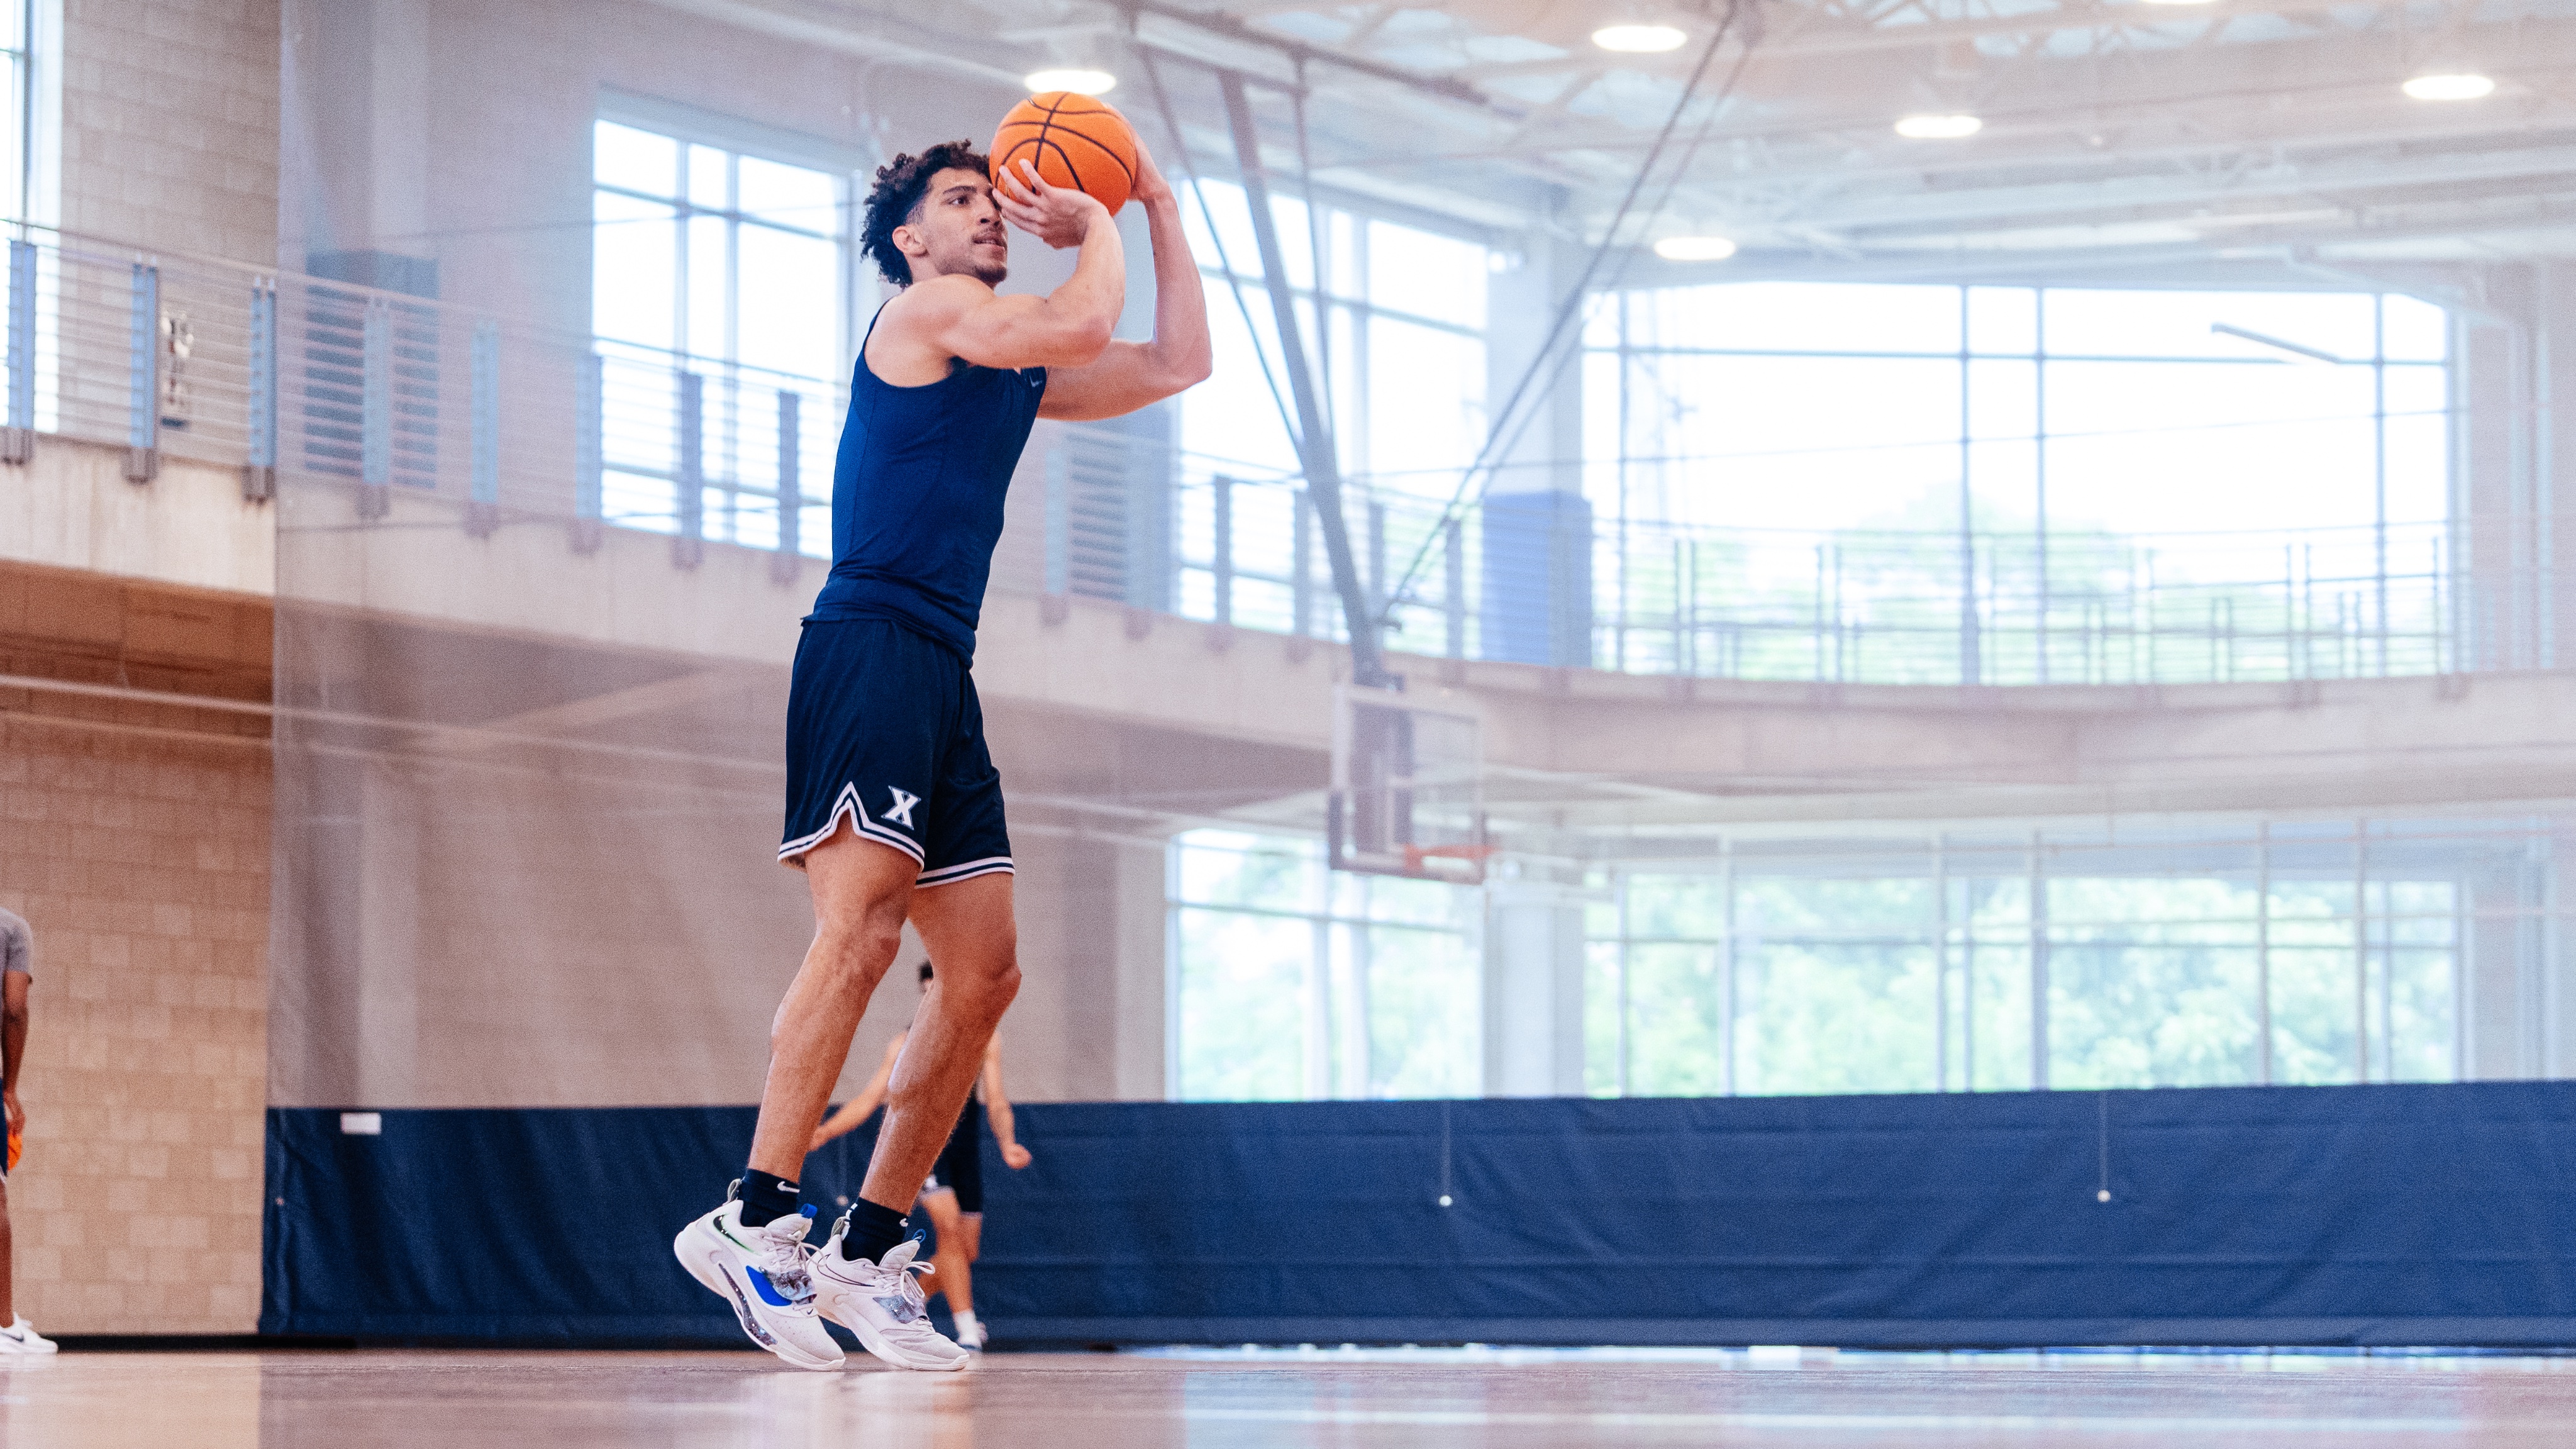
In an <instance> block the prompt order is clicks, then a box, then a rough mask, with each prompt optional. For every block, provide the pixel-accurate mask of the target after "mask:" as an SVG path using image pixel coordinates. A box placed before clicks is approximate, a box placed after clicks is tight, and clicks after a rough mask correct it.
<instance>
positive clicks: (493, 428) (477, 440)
mask: <svg viewBox="0 0 2576 1449" xmlns="http://www.w3.org/2000/svg"><path fill="white" fill-rule="evenodd" d="M471 353H472V358H473V368H474V429H473V434H474V436H473V443H474V446H473V464H474V470H473V483H472V488H473V491H472V494H471V496H470V497H469V498H468V499H467V501H466V504H465V531H466V532H467V533H470V534H472V535H474V536H475V537H476V538H488V537H490V536H491V533H492V530H494V529H496V528H498V527H500V526H501V324H500V323H498V322H492V321H483V322H477V323H475V324H474V345H473V347H472V349H471Z"/></svg>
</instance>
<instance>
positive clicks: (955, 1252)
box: [921, 1188, 975, 1348]
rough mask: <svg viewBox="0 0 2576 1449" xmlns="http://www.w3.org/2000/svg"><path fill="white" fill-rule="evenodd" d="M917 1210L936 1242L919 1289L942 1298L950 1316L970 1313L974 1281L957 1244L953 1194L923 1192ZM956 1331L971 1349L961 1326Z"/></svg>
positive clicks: (954, 1197)
mask: <svg viewBox="0 0 2576 1449" xmlns="http://www.w3.org/2000/svg"><path fill="white" fill-rule="evenodd" d="M921 1210H922V1211H923V1212H925V1213H928V1214H929V1215H930V1230H931V1232H932V1233H933V1234H934V1235H935V1236H936V1237H937V1238H938V1239H939V1251H938V1252H936V1253H933V1254H932V1255H931V1257H930V1266H931V1270H932V1271H931V1274H930V1281H929V1282H927V1283H924V1284H922V1285H921V1286H922V1288H923V1289H924V1290H925V1291H927V1292H931V1293H938V1294H943V1295H945V1296H946V1297H947V1299H948V1311H949V1312H950V1313H952V1314H956V1313H972V1312H974V1311H975V1282H974V1279H973V1278H972V1277H970V1276H969V1275H968V1272H967V1266H966V1255H965V1253H964V1252H963V1251H962V1245H961V1243H960V1241H959V1234H960V1232H961V1231H962V1230H961V1229H960V1228H959V1226H958V1221H959V1219H960V1218H961V1217H962V1216H963V1214H961V1213H959V1212H958V1211H957V1194H956V1193H955V1192H953V1191H951V1190H949V1189H947V1188H941V1189H940V1190H939V1191H937V1192H925V1193H923V1194H922V1195H921ZM959 1329H960V1331H959V1333H958V1335H957V1339H958V1343H959V1345H960V1346H961V1347H965V1348H972V1347H974V1345H973V1344H970V1343H967V1342H966V1334H965V1333H964V1331H963V1330H964V1325H962V1324H961V1325H959Z"/></svg>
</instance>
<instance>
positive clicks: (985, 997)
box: [965, 956, 1020, 1017]
mask: <svg viewBox="0 0 2576 1449" xmlns="http://www.w3.org/2000/svg"><path fill="white" fill-rule="evenodd" d="M965 985H966V988H967V990H968V992H969V993H971V995H972V996H973V998H974V1001H975V1004H976V1005H977V1006H979V1007H981V1008H982V1009H983V1010H984V1011H985V1012H986V1013H987V1014H989V1015H991V1016H994V1017H999V1016H1000V1015H1001V1014H1002V1013H1003V1011H1005V1010H1006V1009H1008V1008H1009V1006H1010V1004H1011V1000H1012V998H1014V997H1016V996H1018V995H1019V994H1020V963H1019V961H1018V959H1017V958H1016V957H1011V956H1005V957H1003V958H1002V959H1001V961H1000V962H999V963H998V964H996V965H994V966H991V967H988V968H987V969H985V970H982V971H979V972H976V973H975V974H974V976H973V978H972V979H971V980H970V981H969V982H967V983H965Z"/></svg>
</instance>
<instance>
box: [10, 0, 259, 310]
mask: <svg viewBox="0 0 2576 1449" xmlns="http://www.w3.org/2000/svg"><path fill="white" fill-rule="evenodd" d="M277 56H278V0H63V53H62V57H61V64H62V99H63V114H62V225H63V226H64V227H66V228H68V229H70V230H73V231H80V232H88V233H91V234H94V235H97V236H102V237H108V238H112V239H114V240H117V241H120V242H127V243H131V244H133V245H136V246H140V247H146V248H156V249H165V250H169V251H174V252H195V253H201V254H209V255H213V256H216V257H221V258H224V259H226V260H229V261H237V262H247V263H250V264H252V265H255V266H267V265H271V264H273V263H274V262H275V261H276V259H277V177H278V145H277V142H278V109H277V98H278V66H277Z"/></svg>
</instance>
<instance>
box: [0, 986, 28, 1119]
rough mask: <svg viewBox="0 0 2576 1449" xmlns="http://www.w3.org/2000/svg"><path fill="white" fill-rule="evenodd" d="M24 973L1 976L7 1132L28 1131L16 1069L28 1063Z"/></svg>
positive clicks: (0, 1067)
mask: <svg viewBox="0 0 2576 1449" xmlns="http://www.w3.org/2000/svg"><path fill="white" fill-rule="evenodd" d="M31 979H32V978H31V977H29V976H28V975H27V973H26V972H24V971H11V972H9V973H7V974H5V975H0V1101H5V1102H6V1104H7V1107H8V1114H9V1130H10V1131H11V1132H13V1133H15V1132H24V1131H26V1130H27V1109H26V1108H24V1107H21V1106H19V1105H18V1068H19V1067H20V1066H21V1065H23V1064H24V1063H25V1062H26V1060H27V983H28V982H29V981H30V980H31Z"/></svg>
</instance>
